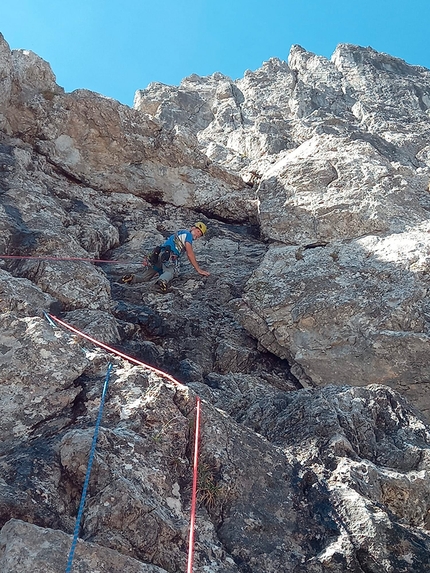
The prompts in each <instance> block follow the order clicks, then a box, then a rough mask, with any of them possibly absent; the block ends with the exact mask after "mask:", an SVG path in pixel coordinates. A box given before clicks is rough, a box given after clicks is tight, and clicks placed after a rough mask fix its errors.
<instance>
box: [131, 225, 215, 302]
mask: <svg viewBox="0 0 430 573" xmlns="http://www.w3.org/2000/svg"><path fill="white" fill-rule="evenodd" d="M206 231H207V227H206V225H205V224H204V223H202V222H201V221H198V222H197V223H195V224H194V225H193V226H192V227H191V229H190V230H189V231H187V230H184V229H181V230H180V231H177V232H176V233H174V234H173V235H170V237H169V238H168V239H167V240H166V241H164V243H163V244H162V245H160V246H159V247H156V248H155V249H154V250H153V252H152V253H151V255H150V256H149V257H148V262H149V263H150V266H148V267H147V268H146V269H145V270H144V271H142V272H141V273H137V274H135V275H125V276H123V277H122V279H121V280H122V282H123V283H126V284H136V283H142V282H148V281H150V280H151V279H152V278H154V277H155V276H156V275H158V280H157V281H156V283H155V284H156V285H157V287H158V289H159V290H160V291H161V292H167V289H168V287H169V283H170V282H171V281H172V279H173V278H174V277H175V276H177V275H178V273H179V260H180V258H181V257H182V255H183V254H184V253H186V254H187V256H188V260H189V261H190V263H191V264H192V265H193V267H194V268H195V269H196V271H197V272H198V273H199V275H202V276H204V277H207V276H209V273H208V272H207V271H204V270H203V269H201V268H200V265H199V263H198V262H197V260H196V256H195V254H194V251H193V246H192V245H193V241H194V240H196V239H199V238H200V237H202V236H203V235H204V234H205V233H206Z"/></svg>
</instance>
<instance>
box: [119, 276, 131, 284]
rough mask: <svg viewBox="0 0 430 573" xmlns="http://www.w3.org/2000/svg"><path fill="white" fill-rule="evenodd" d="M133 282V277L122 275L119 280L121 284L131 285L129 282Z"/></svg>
mask: <svg viewBox="0 0 430 573" xmlns="http://www.w3.org/2000/svg"><path fill="white" fill-rule="evenodd" d="M132 280H133V275H124V276H123V277H122V279H121V282H122V283H126V284H128V283H131V281H132Z"/></svg>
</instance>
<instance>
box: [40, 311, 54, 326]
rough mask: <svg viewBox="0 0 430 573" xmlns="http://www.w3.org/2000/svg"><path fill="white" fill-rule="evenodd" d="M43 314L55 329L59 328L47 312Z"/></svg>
mask: <svg viewBox="0 0 430 573" xmlns="http://www.w3.org/2000/svg"><path fill="white" fill-rule="evenodd" d="M42 312H43V314H44V315H45V318H46V320H47V321H48V322H49V324H50V325H51V326H53V327H54V328H57V325H56V324H55V322H54V321H53V320H52V318H51V317H50V316H49V314H48V313H47V312H45V311H42Z"/></svg>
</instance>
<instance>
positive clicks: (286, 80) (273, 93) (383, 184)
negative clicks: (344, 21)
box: [135, 44, 430, 412]
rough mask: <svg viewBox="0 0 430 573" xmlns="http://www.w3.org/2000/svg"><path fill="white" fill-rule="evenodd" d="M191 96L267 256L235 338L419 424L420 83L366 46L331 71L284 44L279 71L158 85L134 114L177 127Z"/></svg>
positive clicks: (425, 374)
mask: <svg viewBox="0 0 430 573" xmlns="http://www.w3.org/2000/svg"><path fill="white" fill-rule="evenodd" d="M197 97H199V98H200V99H201V100H202V101H203V102H204V103H205V105H203V104H202V105H201V106H200V107H199V108H198V109H200V110H202V111H201V113H202V115H201V116H198V118H197V119H196V121H193V122H192V125H193V126H194V127H193V129H194V131H193V132H194V134H195V135H196V136H197V138H198V140H199V142H200V146H201V148H202V149H204V150H205V152H206V153H207V154H208V156H209V157H211V158H213V159H214V160H216V161H218V162H219V163H221V164H223V165H226V166H229V167H230V168H231V167H234V168H235V169H236V170H238V171H239V172H240V173H241V174H242V176H243V178H244V179H245V180H246V181H248V182H249V183H250V184H253V185H254V189H255V192H256V196H257V200H258V222H259V225H260V229H261V233H262V235H263V236H264V237H265V238H266V239H267V240H269V241H270V242H275V243H277V245H276V246H275V245H274V246H273V247H272V248H271V249H270V250H269V252H268V254H267V255H266V257H265V259H264V261H263V263H262V264H261V266H260V267H259V268H258V269H257V270H256V271H255V272H254V274H253V276H252V278H251V279H250V281H249V282H248V285H247V287H246V295H245V296H244V298H243V302H242V303H241V304H240V305H238V308H240V313H239V314H240V316H241V321H242V324H243V325H244V326H245V328H247V329H248V330H249V332H250V333H251V334H252V335H253V336H255V337H256V338H258V340H259V341H260V343H261V344H262V345H263V346H265V348H267V349H269V350H270V351H271V352H274V353H276V354H277V355H278V356H281V357H283V358H287V359H288V360H289V361H290V362H292V363H296V365H297V366H298V369H297V372H300V370H301V374H299V378H300V379H301V381H302V382H305V381H309V379H311V380H312V381H313V383H315V384H328V383H329V384H330V383H333V382H334V383H341V384H342V383H345V382H348V383H353V384H357V385H363V384H364V385H365V384H369V383H372V382H384V383H388V384H390V385H397V384H400V385H401V386H402V391H405V392H406V394H407V395H408V396H410V397H411V398H412V399H414V400H417V399H418V402H419V404H420V407H421V408H422V409H423V410H425V411H426V412H427V411H428V409H429V407H430V401H429V399H428V398H426V397H425V394H426V393H427V389H426V388H427V382H428V381H429V379H430V371H429V367H428V364H427V360H426V358H425V355H426V352H427V349H428V347H429V332H430V331H429V322H428V316H429V315H428V309H427V302H426V298H427V296H426V295H427V293H428V289H429V282H428V262H429V242H428V233H429V231H430V227H429V211H430V195H429V180H430V163H429V160H428V158H429V153H428V151H429V137H430V135H429V133H430V132H429V129H428V126H429V116H430V72H429V70H427V69H425V68H420V67H417V66H410V65H408V64H407V63H406V62H404V61H401V60H398V59H396V58H393V57H391V56H389V55H387V54H381V53H378V52H376V51H374V50H373V49H372V48H358V47H357V46H351V45H348V44H342V45H339V46H338V47H337V49H336V51H335V52H334V54H333V56H332V58H331V60H327V59H325V58H323V57H320V56H316V55H314V54H311V53H309V52H306V51H305V50H304V49H303V48H301V47H300V46H293V48H292V49H291V52H290V56H289V59H288V64H287V63H285V62H281V61H280V60H276V59H273V60H270V61H269V62H266V63H265V64H264V65H263V66H262V68H261V69H260V70H257V71H256V72H247V73H246V74H245V77H244V78H243V79H240V80H237V81H235V82H233V81H231V80H230V79H229V78H226V77H224V76H222V77H221V76H219V75H218V74H214V75H213V76H211V77H209V78H195V77H193V76H192V77H190V78H187V79H186V80H184V81H183V82H182V84H181V85H180V86H179V88H170V96H169V90H168V88H167V87H166V86H159V85H153V86H150V87H149V88H148V89H147V90H143V91H140V92H138V93H137V97H136V101H135V107H136V108H137V109H141V110H143V111H146V112H148V113H152V114H153V116H154V117H156V118H157V119H159V120H160V121H164V122H166V124H167V125H170V126H171V125H173V124H178V123H181V122H182V119H183V117H184V113H183V111H184V107H183V106H182V107H181V102H188V99H193V98H194V99H196V98H197ZM169 98H170V99H169ZM173 102H175V103H176V104H177V105H175V106H173ZM170 103H172V105H171V106H170ZM184 105H185V104H184ZM169 106H170V107H169ZM167 109H170V114H168V113H167V111H166V110H167ZM196 109H197V108H196ZM208 109H210V110H211V111H212V114H213V119H212V120H211V121H210V115H209V114H208V111H207V110H208ZM196 113H197V112H196ZM203 114H204V117H205V121H203ZM193 117H194V116H193ZM184 127H185V128H187V129H191V128H192V126H191V123H190V122H188V123H187V124H185V123H184ZM311 248H315V251H313V250H311ZM418 396H420V397H419V398H418Z"/></svg>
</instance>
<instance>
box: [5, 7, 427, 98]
mask: <svg viewBox="0 0 430 573" xmlns="http://www.w3.org/2000/svg"><path fill="white" fill-rule="evenodd" d="M0 32H1V33H2V34H3V36H4V37H5V39H6V41H7V42H8V44H9V45H10V47H11V48H12V49H17V48H23V49H28V50H32V51H33V52H36V53H37V54H38V55H39V56H41V57H42V58H44V59H45V60H47V61H48V62H49V63H50V64H51V67H52V69H53V71H54V73H55V75H56V77H57V83H58V84H59V85H60V86H62V87H64V89H65V90H66V91H72V90H74V89H77V88H86V89H90V90H93V91H96V92H99V93H101V94H103V95H105V96H109V97H112V98H115V99H117V100H119V101H121V102H122V103H125V104H127V105H132V104H133V97H134V92H135V91H136V90H137V89H142V88H145V87H146V86H147V85H148V84H149V83H150V82H153V81H159V82H162V83H165V84H172V85H178V84H179V83H180V81H181V80H182V79H183V78H184V77H186V76H189V75H190V74H192V73H196V74H199V75H201V76H205V75H209V74H212V73H214V72H217V71H219V72H222V73H223V74H225V75H227V76H230V77H231V78H232V79H237V78H240V77H242V76H243V73H244V72H245V70H247V69H250V70H255V69H257V68H259V67H260V66H261V64H262V63H263V62H264V61H266V60H268V59H269V58H270V57H273V56H276V57H278V58H281V59H284V60H286V59H287V58H288V54H289V51H290V48H291V46H292V45H293V44H300V45H301V46H302V47H303V48H305V49H306V50H308V51H310V52H314V53H316V54H318V55H321V56H326V57H328V58H329V57H330V56H331V54H332V53H333V51H334V49H335V48H336V45H337V44H339V43H350V44H358V45H360V46H372V48H374V49H375V50H378V51H381V52H386V53H388V54H391V55H392V56H396V57H399V58H401V59H403V60H406V61H407V62H408V63H410V64H414V65H420V66H425V67H427V68H430V2H429V0H409V1H408V2H405V1H399V0H356V1H355V2H353V1H349V0H324V1H322V0H321V1H318V0H264V1H257V0H248V1H245V0H216V1H215V0H194V1H191V0H157V1H155V0H151V1H149V0H121V1H120V0H69V1H68V2H63V1H58V0H19V1H18V2H2V5H1V7H0Z"/></svg>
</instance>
